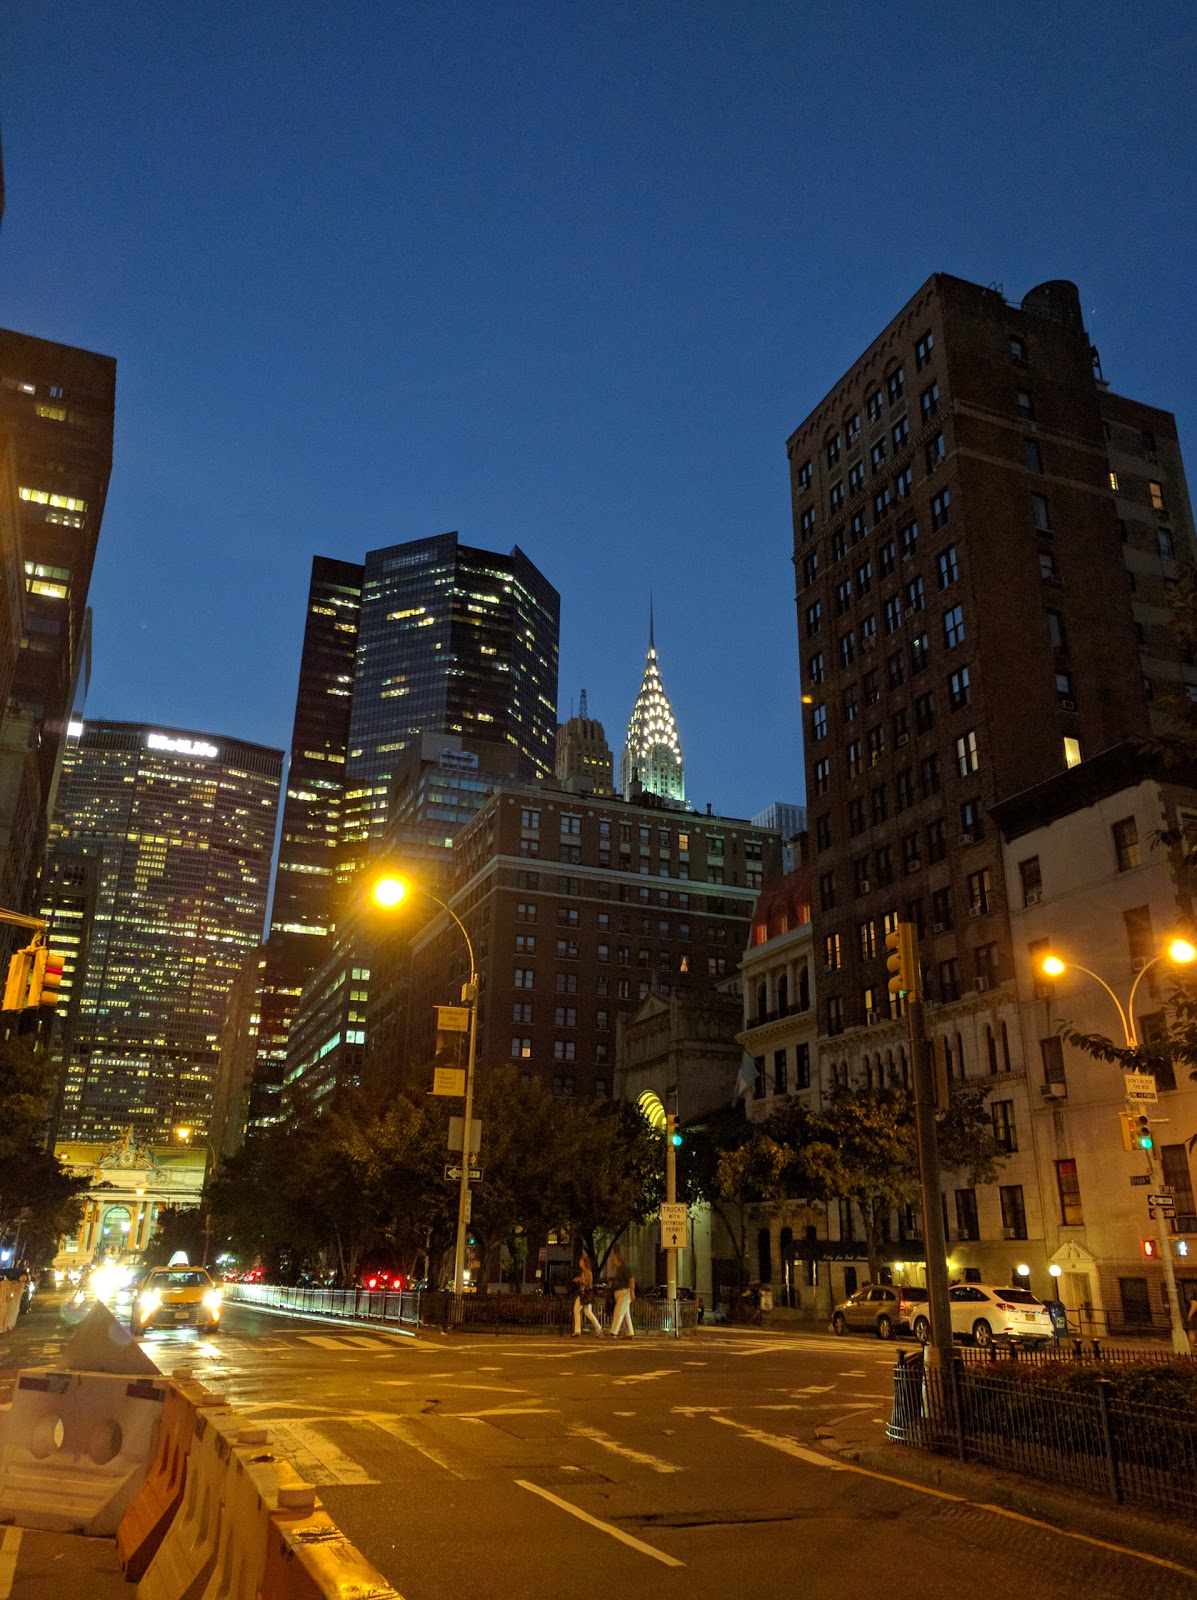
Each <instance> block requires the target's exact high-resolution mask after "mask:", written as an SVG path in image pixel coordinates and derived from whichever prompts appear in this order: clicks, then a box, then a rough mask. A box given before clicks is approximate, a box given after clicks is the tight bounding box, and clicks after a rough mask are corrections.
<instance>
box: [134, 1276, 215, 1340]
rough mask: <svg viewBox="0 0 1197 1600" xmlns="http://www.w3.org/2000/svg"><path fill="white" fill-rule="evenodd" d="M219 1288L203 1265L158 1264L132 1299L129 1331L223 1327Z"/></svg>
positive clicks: (206, 1329)
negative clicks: (221, 1325)
mask: <svg viewBox="0 0 1197 1600" xmlns="http://www.w3.org/2000/svg"><path fill="white" fill-rule="evenodd" d="M220 1299H221V1295H220V1287H219V1285H218V1284H215V1283H213V1282H212V1279H211V1278H210V1277H209V1276H208V1274H207V1273H206V1272H205V1271H204V1269H203V1268H202V1267H155V1268H154V1270H153V1271H152V1272H150V1273H148V1274H147V1276H146V1280H145V1282H144V1284H143V1285H142V1287H141V1290H140V1292H139V1293H138V1294H137V1295H136V1297H135V1298H134V1301H133V1314H132V1316H131V1317H130V1319H129V1331H130V1333H132V1334H133V1335H134V1337H140V1336H141V1335H142V1334H143V1333H148V1332H149V1331H150V1329H151V1328H202V1329H203V1330H204V1332H205V1333H215V1332H216V1330H217V1329H218V1328H219V1327H220Z"/></svg>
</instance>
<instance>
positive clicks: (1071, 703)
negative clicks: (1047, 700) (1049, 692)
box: [1060, 700, 1076, 711]
mask: <svg viewBox="0 0 1197 1600" xmlns="http://www.w3.org/2000/svg"><path fill="white" fill-rule="evenodd" d="M1060 710H1061V711H1075V710H1076V701H1075V700H1061V701H1060Z"/></svg>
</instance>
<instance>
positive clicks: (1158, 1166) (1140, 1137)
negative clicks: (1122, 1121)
mask: <svg viewBox="0 0 1197 1600" xmlns="http://www.w3.org/2000/svg"><path fill="white" fill-rule="evenodd" d="M1136 1114H1137V1115H1136ZM1128 1115H1129V1116H1130V1117H1132V1118H1134V1119H1135V1120H1137V1123H1138V1127H1137V1129H1136V1139H1137V1142H1138V1145H1139V1148H1140V1149H1141V1150H1142V1151H1143V1154H1144V1155H1145V1156H1146V1157H1147V1171H1148V1175H1149V1177H1150V1179H1151V1186H1152V1189H1153V1190H1154V1191H1155V1193H1156V1194H1163V1192H1164V1188H1163V1185H1164V1171H1163V1162H1161V1161H1159V1160H1158V1159H1157V1155H1156V1148H1155V1139H1154V1137H1153V1136H1152V1133H1151V1121H1150V1118H1149V1117H1148V1116H1147V1115H1146V1114H1145V1113H1144V1112H1143V1108H1142V1106H1136V1107H1135V1109H1134V1112H1129V1110H1128ZM1152 1210H1153V1211H1154V1212H1155V1225H1156V1232H1157V1233H1158V1235H1159V1241H1160V1262H1161V1264H1162V1265H1163V1268H1164V1283H1165V1285H1166V1291H1165V1292H1166V1293H1167V1296H1168V1331H1169V1334H1170V1336H1171V1340H1172V1351H1173V1354H1174V1355H1178V1356H1187V1355H1188V1354H1189V1336H1188V1334H1187V1333H1186V1332H1185V1321H1184V1317H1185V1307H1183V1306H1182V1305H1181V1303H1180V1299H1179V1295H1178V1291H1177V1287H1176V1268H1175V1267H1174V1266H1173V1264H1172V1239H1171V1237H1170V1236H1169V1233H1168V1214H1167V1212H1166V1211H1165V1210H1164V1208H1163V1207H1162V1206H1153V1207H1152Z"/></svg>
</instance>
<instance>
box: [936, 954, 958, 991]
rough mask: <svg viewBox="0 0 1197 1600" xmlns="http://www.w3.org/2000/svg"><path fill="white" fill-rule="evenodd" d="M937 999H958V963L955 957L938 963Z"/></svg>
mask: <svg viewBox="0 0 1197 1600" xmlns="http://www.w3.org/2000/svg"><path fill="white" fill-rule="evenodd" d="M939 998H940V999H941V1000H943V1001H948V1000H959V998H960V963H959V962H958V961H957V960H956V958H955V956H953V957H952V959H951V960H950V961H941V962H940V963H939Z"/></svg>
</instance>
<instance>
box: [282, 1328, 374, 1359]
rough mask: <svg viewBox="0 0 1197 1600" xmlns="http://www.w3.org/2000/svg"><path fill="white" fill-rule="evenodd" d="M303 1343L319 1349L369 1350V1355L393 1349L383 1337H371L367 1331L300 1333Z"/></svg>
mask: <svg viewBox="0 0 1197 1600" xmlns="http://www.w3.org/2000/svg"><path fill="white" fill-rule="evenodd" d="M299 1337H300V1339H301V1340H302V1341H303V1342H304V1344H314V1345H317V1346H318V1347H319V1348H320V1349H321V1350H369V1352H370V1354H371V1355H376V1356H381V1355H386V1354H387V1353H388V1352H389V1351H392V1350H394V1349H395V1346H394V1345H393V1344H388V1343H387V1342H386V1340H385V1339H375V1338H372V1337H371V1336H370V1335H369V1334H368V1333H338V1334H330V1333H301V1334H300V1335H299Z"/></svg>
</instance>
